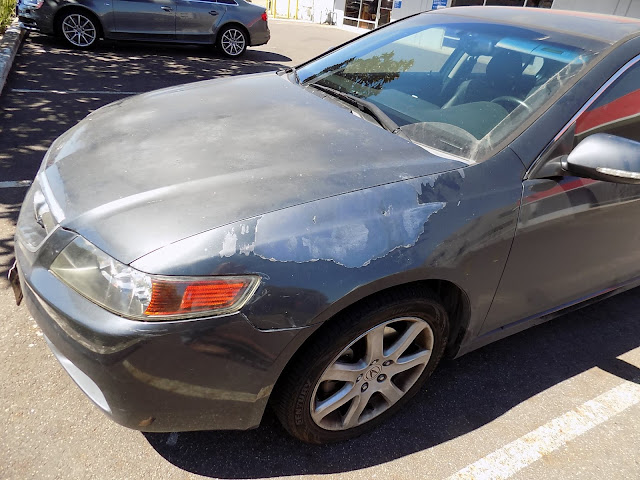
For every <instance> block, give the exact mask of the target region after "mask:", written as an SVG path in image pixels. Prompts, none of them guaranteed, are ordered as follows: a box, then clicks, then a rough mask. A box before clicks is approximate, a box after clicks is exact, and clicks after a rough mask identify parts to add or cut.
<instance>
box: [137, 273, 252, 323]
mask: <svg viewBox="0 0 640 480" xmlns="http://www.w3.org/2000/svg"><path fill="white" fill-rule="evenodd" d="M257 282H258V280H257V277H227V278H225V277H219V278H216V279H211V278H209V279H206V280H195V281H194V280H193V279H189V280H178V279H176V280H173V279H165V278H163V279H153V283H152V293H151V302H150V303H149V306H148V307H147V309H146V310H145V312H144V314H145V315H148V316H152V317H157V316H163V317H165V316H170V317H184V316H191V315H192V314H194V313H203V312H211V313H212V314H221V313H230V312H231V311H235V310H238V309H239V308H241V307H242V305H243V304H244V302H245V300H246V299H247V298H248V297H249V296H250V295H251V294H252V293H253V291H254V290H255V287H257Z"/></svg>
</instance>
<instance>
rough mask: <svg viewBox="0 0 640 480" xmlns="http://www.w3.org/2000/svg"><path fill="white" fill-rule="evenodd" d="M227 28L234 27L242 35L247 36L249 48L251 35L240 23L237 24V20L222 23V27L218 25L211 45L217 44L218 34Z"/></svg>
mask: <svg viewBox="0 0 640 480" xmlns="http://www.w3.org/2000/svg"><path fill="white" fill-rule="evenodd" d="M229 27H236V28H238V29H239V30H242V31H243V32H244V34H245V35H246V36H247V40H248V41H247V47H250V46H251V34H250V33H249V30H248V29H247V27H245V26H244V25H243V24H242V23H240V22H238V21H237V20H234V19H230V20H229V21H227V22H225V23H223V24H222V25H220V26H219V27H218V29H217V30H216V37H215V39H214V40H213V43H214V44H215V45H217V44H218V40H219V39H220V33H221V32H223V31H224V30H225V29H226V28H229Z"/></svg>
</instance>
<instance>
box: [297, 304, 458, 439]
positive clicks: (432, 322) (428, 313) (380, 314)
mask: <svg viewBox="0 0 640 480" xmlns="http://www.w3.org/2000/svg"><path fill="white" fill-rule="evenodd" d="M399 317H416V318H420V319H422V320H424V321H426V322H427V323H428V324H429V326H430V327H431V330H432V331H433V336H434V347H433V351H432V353H431V357H430V358H429V362H428V363H427V366H426V367H425V369H424V371H423V372H422V374H421V375H420V377H419V378H418V380H416V382H415V383H414V384H413V385H412V387H411V388H410V389H409V390H408V391H407V393H406V394H405V395H404V396H403V397H402V398H401V399H400V400H398V401H397V402H396V403H395V404H394V405H392V406H391V407H389V408H388V409H387V410H386V411H384V412H383V413H381V414H380V415H378V416H377V417H375V418H373V419H371V420H369V421H368V422H366V423H364V424H362V425H360V426H358V427H355V428H351V429H348V430H326V429H323V428H321V427H320V426H318V425H317V424H316V423H315V422H314V421H313V419H312V418H311V402H312V401H313V393H314V391H315V387H316V385H317V384H318V382H319V380H320V378H321V376H322V374H323V373H324V371H325V370H326V368H327V367H328V366H329V365H330V364H331V363H332V362H334V361H335V360H336V357H337V356H338V355H339V354H340V353H341V352H342V351H343V350H344V348H346V347H347V346H348V345H349V344H350V343H351V342H353V341H354V340H356V339H357V338H358V337H359V336H361V335H362V334H364V333H365V332H367V331H368V330H370V329H372V328H374V327H376V326H378V325H380V324H382V323H385V322H387V321H389V320H392V319H394V318H399ZM345 324H346V325H345V327H346V328H345V330H344V332H343V334H342V335H341V336H340V338H335V337H333V338H329V339H325V341H324V342H323V343H324V345H320V346H319V348H318V353H320V356H319V357H317V358H316V361H314V362H313V364H312V365H310V366H309V368H308V369H307V376H306V379H305V380H304V382H303V383H302V384H301V385H300V387H299V388H298V389H297V391H296V392H294V395H295V403H294V406H295V407H294V418H293V422H291V423H290V424H289V425H290V427H289V428H290V429H292V430H294V431H293V432H291V433H293V434H294V435H295V436H297V437H298V438H302V439H304V440H305V441H307V442H310V443H332V442H339V441H344V440H347V439H350V438H353V437H356V436H359V435H361V434H363V433H365V432H367V431H369V430H371V429H373V428H375V427H376V426H378V425H379V424H380V423H382V422H384V421H386V420H387V419H388V418H389V417H390V416H392V415H394V414H395V413H396V412H397V411H398V410H399V409H401V408H402V407H403V406H404V404H405V403H406V402H407V401H408V400H409V399H411V397H413V396H414V395H415V394H416V393H417V392H418V391H419V390H420V388H421V387H422V385H423V384H424V382H425V381H426V380H427V378H428V377H429V376H430V375H431V374H432V373H433V371H434V369H435V368H436V366H437V364H438V362H439V361H440V358H441V357H442V354H443V353H444V348H445V346H446V342H447V332H448V322H447V315H446V312H445V310H444V308H443V307H442V306H441V305H440V304H439V303H438V302H436V301H433V300H430V299H415V300H411V301H405V302H401V303H400V304H397V305H393V306H391V307H387V308H385V307H380V308H377V309H374V310H372V311H369V312H366V313H365V314H364V315H360V316H359V318H348V319H346V321H345Z"/></svg>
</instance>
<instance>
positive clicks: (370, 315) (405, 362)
mask: <svg viewBox="0 0 640 480" xmlns="http://www.w3.org/2000/svg"><path fill="white" fill-rule="evenodd" d="M448 328H449V327H448V318H447V313H446V311H445V310H444V308H443V307H442V305H441V303H440V302H439V300H438V299H437V297H436V296H435V295H434V294H432V293H430V292H426V293H425V292H424V291H420V290H417V289H407V290H401V291H395V292H393V293H387V294H383V295H380V296H379V297H377V298H376V300H375V301H373V302H368V303H367V304H365V305H362V306H361V307H360V308H359V309H357V310H355V311H350V312H346V313H345V314H343V315H342V316H341V317H340V318H336V319H334V320H332V321H331V323H330V324H328V325H327V327H326V328H323V329H322V330H320V331H319V332H318V335H317V336H316V337H315V338H314V339H313V340H312V341H311V343H310V344H309V345H308V346H307V347H306V348H304V350H301V351H300V352H299V353H298V354H297V355H296V357H294V359H293V361H292V362H291V363H290V367H288V369H287V370H286V371H285V372H284V373H283V377H282V380H281V381H280V382H279V383H278V385H277V386H276V391H275V392H274V399H273V406H274V409H275V411H276V414H277V416H278V418H279V419H280V421H281V422H282V424H283V426H284V427H285V429H286V430H287V431H288V432H289V433H290V434H291V435H293V436H294V437H296V438H298V439H300V440H302V441H304V442H308V443H317V444H322V443H330V442H338V441H343V440H348V439H350V438H353V437H356V436H358V435H361V434H362V433H364V432H366V431H368V430H371V429H372V428H374V427H376V426H377V425H378V424H380V423H381V422H383V421H385V420H386V419H387V418H388V417H390V416H391V415H393V414H394V413H395V412H396V411H397V410H398V409H400V408H401V407H402V405H403V404H404V403H405V402H406V401H407V400H409V399H410V398H411V397H412V396H413V395H414V394H415V393H416V392H417V391H418V390H419V388H420V386H421V385H422V384H423V383H424V382H425V381H426V379H427V378H428V377H429V376H430V375H431V373H432V372H433V370H434V369H435V367H436V365H437V364H438V362H439V361H440V358H441V357H442V354H443V352H444V348H445V345H446V343H447V336H448Z"/></svg>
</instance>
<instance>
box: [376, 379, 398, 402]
mask: <svg viewBox="0 0 640 480" xmlns="http://www.w3.org/2000/svg"><path fill="white" fill-rule="evenodd" d="M379 392H380V394H381V395H382V396H383V397H384V399H385V400H386V401H387V403H388V404H389V406H391V405H393V404H395V403H396V402H397V401H398V400H400V399H401V398H402V396H403V395H404V392H403V391H402V390H400V389H399V388H398V387H396V386H395V385H394V384H393V382H390V381H387V382H385V383H384V385H383V386H382V387H381V388H380V390H379Z"/></svg>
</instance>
